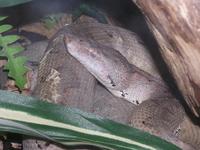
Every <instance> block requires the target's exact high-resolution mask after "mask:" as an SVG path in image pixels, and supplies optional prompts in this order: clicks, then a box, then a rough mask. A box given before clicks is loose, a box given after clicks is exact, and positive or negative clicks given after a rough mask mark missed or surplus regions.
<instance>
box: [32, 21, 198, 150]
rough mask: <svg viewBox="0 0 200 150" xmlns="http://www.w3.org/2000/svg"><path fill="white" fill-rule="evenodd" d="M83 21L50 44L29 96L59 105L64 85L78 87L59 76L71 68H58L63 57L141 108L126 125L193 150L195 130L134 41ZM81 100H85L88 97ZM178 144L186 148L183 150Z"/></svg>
mask: <svg viewBox="0 0 200 150" xmlns="http://www.w3.org/2000/svg"><path fill="white" fill-rule="evenodd" d="M86 20H87V21H79V22H77V23H74V24H72V25H68V26H66V27H64V28H63V29H62V30H60V31H59V32H58V33H57V34H56V35H55V37H54V38H53V39H52V41H51V42H50V44H49V46H48V48H47V49H46V51H45V54H44V57H43V58H42V60H41V62H40V66H39V70H38V79H37V85H36V88H35V89H36V90H35V91H34V95H37V96H39V97H40V98H43V99H47V100H49V101H54V102H59V101H60V100H61V99H65V97H67V95H65V93H66V92H65V90H66V88H67V87H66V86H64V85H73V86H75V87H76V85H77V86H79V87H80V85H79V83H76V81H77V80H76V79H74V78H76V77H73V79H70V77H69V76H67V75H65V73H64V72H65V70H67V69H68V71H69V70H70V69H71V68H65V69H63V68H62V67H61V66H64V64H65V63H67V61H66V58H70V59H72V60H73V62H74V63H75V64H77V65H83V66H84V67H85V68H86V69H87V70H88V71H89V72H90V73H91V74H92V75H93V76H94V77H95V78H96V79H98V81H99V82H101V83H102V84H103V85H104V86H105V87H106V88H107V89H108V90H109V91H110V92H111V93H112V94H113V95H115V96H117V97H120V98H123V99H126V100H128V101H129V102H131V103H134V104H136V105H138V104H140V103H141V104H140V105H139V106H137V107H135V109H134V110H133V112H132V119H131V124H132V126H134V127H137V128H140V129H142V130H145V131H148V132H150V133H152V134H155V135H158V136H160V137H162V138H164V139H166V140H169V141H171V142H173V143H175V144H177V145H178V146H180V147H182V148H183V149H190V148H191V147H190V146H192V147H193V148H194V149H199V148H200V130H199V127H198V126H197V125H195V124H193V123H192V122H191V120H190V119H189V118H188V117H187V115H186V113H185V112H184V109H183V108H182V106H181V105H180V104H179V102H178V100H176V99H175V98H173V96H172V95H171V94H170V92H169V89H168V87H167V86H166V85H165V83H164V82H163V80H162V79H161V77H160V76H159V73H158V71H157V69H156V67H155V65H154V63H153V60H152V58H151V56H150V55H149V53H148V51H147V49H146V48H145V47H144V46H143V44H142V42H141V41H140V40H139V38H138V37H137V36H136V35H135V34H134V33H132V32H130V31H128V30H125V29H122V28H119V27H115V26H110V25H106V24H101V23H98V22H97V21H94V20H92V19H90V18H89V19H86ZM55 43H56V46H55ZM58 45H59V46H58ZM55 47H56V48H55ZM71 56H73V58H71ZM58 60H59V61H58ZM77 60H78V61H77ZM79 62H80V63H79ZM85 68H84V69H85ZM84 69H83V71H82V72H83V74H84V73H85V70H84ZM86 74H87V73H86ZM82 76H84V75H82ZM86 76H88V78H85V79H83V80H87V81H86V82H85V84H89V85H90V86H89V87H91V88H90V89H88V90H87V92H88V93H90V94H92V93H93V89H94V84H95V80H94V78H93V77H92V76H91V75H90V74H88V75H86ZM77 78H80V77H77ZM69 82H73V83H69ZM86 86H88V85H85V86H83V87H82V88H84V87H86ZM70 88H72V87H70ZM77 92H80V91H76V92H75V93H77ZM74 95H75V94H74ZM85 95H86V96H87V98H88V99H90V98H89V97H92V96H91V95H88V94H85ZM81 98H83V97H81ZM81 98H80V97H79V98H77V99H79V100H80V99H81ZM83 99H84V98H83ZM89 101H90V100H89ZM67 103H68V102H67V100H66V104H67ZM88 105H89V104H88ZM86 111H87V110H86ZM184 143H188V144H190V146H188V147H184V146H185V145H184ZM186 145H187V144H186ZM189 147H190V148H189ZM191 149H192V148H191Z"/></svg>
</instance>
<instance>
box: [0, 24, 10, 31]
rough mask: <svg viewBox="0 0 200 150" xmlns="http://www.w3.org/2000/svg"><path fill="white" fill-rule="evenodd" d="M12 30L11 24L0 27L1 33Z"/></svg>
mask: <svg viewBox="0 0 200 150" xmlns="http://www.w3.org/2000/svg"><path fill="white" fill-rule="evenodd" d="M10 29H12V26H11V25H9V24H4V25H1V26H0V33H3V32H6V31H8V30H10Z"/></svg>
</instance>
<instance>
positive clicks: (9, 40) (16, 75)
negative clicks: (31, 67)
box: [0, 16, 28, 89]
mask: <svg viewBox="0 0 200 150" xmlns="http://www.w3.org/2000/svg"><path fill="white" fill-rule="evenodd" d="M5 18H6V17H2V16H0V21H2V20H4V19H5ZM10 29H12V26H11V25H9V24H4V25H0V46H1V50H0V56H2V57H6V58H7V59H8V61H7V63H6V65H5V66H4V69H6V70H8V76H9V77H11V78H13V79H14V80H15V83H16V85H17V86H18V87H19V88H20V89H23V88H24V85H25V84H26V77H25V73H26V72H27V71H28V68H26V67H25V63H26V61H27V59H26V58H25V57H21V56H17V57H16V54H17V53H19V52H21V51H23V50H24V48H23V47H22V46H20V45H17V46H16V45H14V44H13V43H14V42H16V41H17V40H18V39H20V37H19V36H17V35H5V36H3V35H2V33H4V32H6V31H8V30H10Z"/></svg>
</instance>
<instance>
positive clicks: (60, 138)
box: [0, 90, 179, 150]
mask: <svg viewBox="0 0 200 150" xmlns="http://www.w3.org/2000/svg"><path fill="white" fill-rule="evenodd" d="M0 95H1V96H0V131H9V132H13V133H20V134H26V135H31V136H36V137H41V138H44V139H47V140H51V141H54V142H57V143H60V144H63V145H79V144H81V145H93V146H97V147H101V148H105V149H115V150H145V149H149V150H178V149H179V148H178V147H176V146H175V145H173V144H170V143H168V142H166V141H164V140H161V139H160V138H158V137H156V136H153V135H150V134H148V133H145V132H142V131H139V130H137V129H134V128H131V127H129V126H126V125H123V124H120V123H116V122H113V121H111V120H107V119H104V118H102V117H99V116H95V115H92V114H89V113H85V112H82V111H80V110H77V109H72V108H67V107H63V106H59V105H55V104H51V103H47V102H44V101H41V100H38V99H36V98H32V97H27V96H23V95H19V94H14V93H11V92H7V91H1V90H0Z"/></svg>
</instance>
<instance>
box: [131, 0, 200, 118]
mask: <svg viewBox="0 0 200 150" xmlns="http://www.w3.org/2000/svg"><path fill="white" fill-rule="evenodd" d="M133 2H134V3H135V4H136V5H137V6H138V7H139V8H140V9H141V11H142V12H143V14H144V15H145V17H146V19H147V22H148V25H149V27H150V29H151V30H152V32H153V34H154V36H155V38H156V40H157V42H158V43H159V45H160V51H161V54H162V56H163V58H164V60H165V62H166V63H167V65H168V67H169V69H170V71H171V73H172V75H173V77H174V79H175V80H176V82H177V85H178V87H179V89H180V91H181V93H182V95H183V96H184V99H185V101H186V102H187V104H188V106H189V107H190V109H191V110H192V112H193V113H194V114H195V115H196V116H198V117H199V116H200V17H199V16H200V1H199V0H133Z"/></svg>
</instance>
